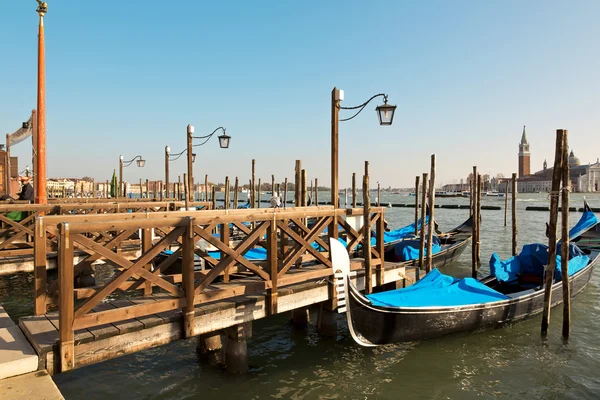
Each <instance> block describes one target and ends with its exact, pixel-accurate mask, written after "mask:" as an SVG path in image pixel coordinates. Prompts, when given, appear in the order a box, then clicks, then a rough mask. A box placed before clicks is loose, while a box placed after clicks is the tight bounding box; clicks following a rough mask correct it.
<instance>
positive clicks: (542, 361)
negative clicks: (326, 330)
mask: <svg viewBox="0 0 600 400" xmlns="http://www.w3.org/2000/svg"><path fill="white" fill-rule="evenodd" d="M319 197H320V200H322V201H323V200H326V197H325V195H324V194H320V195H319ZM571 198H572V205H573V206H577V207H580V206H581V200H582V196H579V195H573V196H572V197H571ZM522 200H523V201H521V202H519V206H518V207H519V244H520V245H523V244H524V243H526V242H531V241H542V242H545V241H546V239H545V236H544V229H545V226H544V224H545V222H546V221H547V219H548V214H547V213H544V212H533V211H532V212H525V211H524V209H525V207H526V206H527V205H547V198H546V196H545V195H530V196H529V198H524V199H522ZM382 201H384V202H387V201H391V202H395V203H409V202H412V201H414V198H412V197H408V196H397V195H396V196H395V197H394V196H392V195H390V196H389V199H388V198H387V197H386V196H385V195H382ZM484 201H487V202H488V203H489V204H498V205H503V201H501V200H497V199H493V200H485V198H484ZM453 202H457V203H461V204H464V203H466V202H468V200H467V199H439V201H438V203H441V204H447V203H453ZM590 203H591V204H592V206H594V207H600V198H599V197H592V198H590ZM484 204H485V203H484ZM509 211H510V210H509ZM467 213H468V212H467V210H452V209H436V219H437V220H438V221H439V223H440V228H441V229H442V230H448V229H451V228H453V227H454V226H456V225H458V224H460V223H461V222H462V221H464V220H465V219H466V218H467ZM579 215H580V214H579V213H571V222H572V224H574V223H575V222H576V220H577V219H578V216H579ZM412 218H414V210H413V209H410V208H392V209H387V210H386V219H387V220H388V221H389V222H390V225H391V226H400V225H405V224H407V223H409V222H410V221H411V220H412ZM482 218H483V221H482V232H481V236H482V244H481V256H482V262H483V264H484V266H483V267H482V268H481V270H482V273H483V272H484V271H486V270H487V267H486V265H487V260H488V259H489V256H490V254H491V253H492V252H493V251H496V252H498V253H499V254H500V256H501V257H506V256H508V255H510V249H511V237H510V235H511V230H510V225H509V226H508V227H506V228H505V227H504V226H503V224H504V212H503V211H485V210H484V211H482ZM509 224H510V214H509ZM445 272H448V273H452V274H455V275H462V276H468V275H469V274H470V248H468V249H467V250H466V251H465V253H464V254H463V256H462V258H461V260H460V261H459V262H458V263H456V264H455V265H453V266H452V267H450V268H449V269H446V270H445ZM599 287H600V278H599V276H598V272H595V273H594V276H593V277H592V281H591V283H590V285H589V286H588V288H587V290H586V291H585V292H584V293H582V294H581V295H579V296H578V297H577V299H576V300H575V301H574V302H573V310H572V334H571V339H570V340H569V342H568V343H566V344H565V343H563V342H562V340H561V338H560V327H561V315H562V313H561V312H560V308H558V309H554V311H553V314H552V320H551V326H550V334H549V336H548V338H547V339H545V340H542V339H541V338H540V335H539V324H540V320H539V318H536V319H534V320H530V321H525V322H522V323H518V324H514V325H510V326H507V327H505V328H503V329H498V330H494V331H488V332H476V333H467V334H460V335H454V336H449V337H444V338H441V339H436V340H429V341H422V342H411V343H403V344H398V345H388V346H383V347H378V348H363V347H359V346H358V345H356V344H355V343H354V341H353V340H352V338H351V337H350V335H349V332H348V330H347V327H346V325H345V319H344V317H342V316H339V317H338V335H337V338H336V339H335V340H334V339H326V338H321V337H320V336H319V335H318V334H317V332H316V331H315V328H314V324H313V325H310V326H309V327H308V328H307V329H306V330H304V331H298V330H295V329H294V328H292V326H291V325H289V324H288V317H287V316H286V315H280V316H276V317H271V318H268V319H266V320H260V321H257V322H255V323H254V326H253V337H252V339H251V340H250V341H249V343H248V350H249V360H250V372H249V373H248V374H247V375H245V376H232V375H229V374H227V373H225V372H223V371H222V370H221V369H219V368H215V367H211V366H208V365H205V364H203V363H199V362H198V359H197V357H196V353H195V347H196V341H195V340H194V339H190V340H181V341H178V342H175V343H171V344H168V345H165V346H161V347H158V348H155V349H150V350H146V351H142V352H139V353H136V354H132V355H128V356H124V357H121V358H117V359H114V360H111V361H107V362H104V363H101V364H97V365H92V366H89V367H85V368H82V369H78V370H75V371H72V372H69V373H66V374H61V375H58V376H56V377H55V381H56V382H57V384H58V386H59V388H60V389H61V391H62V392H63V394H64V395H65V397H66V398H67V399H79V398H86V399H90V400H93V399H106V398H114V399H121V398H131V399H221V400H222V399H227V398H240V399H242V398H243V399H264V398H276V399H364V398H373V399H375V398H376V399H398V398H406V399H421V398H422V399H457V398H460V399H481V398H496V397H497V398H509V399H523V398H554V399H561V398H572V399H597V398H600V372H599V371H600V361H598V360H600V339H599V337H600V336H599V334H598V332H600V303H599V302H598V298H599V297H600V289H599ZM31 291H32V278H31V275H29V274H21V275H18V276H16V277H10V278H9V277H3V278H1V279H0V301H2V302H4V303H5V304H7V309H10V310H12V311H15V310H16V311H17V313H21V314H23V313H26V312H30V311H31V307H32V306H31V302H30V300H28V297H29V293H31ZM311 320H312V321H315V320H316V313H315V312H313V313H312V314H311Z"/></svg>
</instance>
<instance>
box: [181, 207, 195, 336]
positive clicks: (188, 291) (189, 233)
mask: <svg viewBox="0 0 600 400" xmlns="http://www.w3.org/2000/svg"><path fill="white" fill-rule="evenodd" d="M183 236H184V237H183V238H182V239H183V240H182V244H183V246H182V254H181V257H182V260H181V264H182V275H183V276H182V281H183V290H184V291H185V307H184V308H183V310H182V311H183V333H184V335H185V337H186V338H189V337H191V336H194V316H195V313H194V297H195V287H194V247H195V243H194V218H192V217H187V227H186V230H185V232H184V234H183Z"/></svg>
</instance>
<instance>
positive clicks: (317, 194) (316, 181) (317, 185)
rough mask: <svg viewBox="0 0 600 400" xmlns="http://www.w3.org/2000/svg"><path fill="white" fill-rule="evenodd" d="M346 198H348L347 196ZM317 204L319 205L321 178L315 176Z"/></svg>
mask: <svg viewBox="0 0 600 400" xmlns="http://www.w3.org/2000/svg"><path fill="white" fill-rule="evenodd" d="M346 198H348V197H347V196H346ZM315 205H317V206H318V205H319V180H318V179H317V178H315Z"/></svg>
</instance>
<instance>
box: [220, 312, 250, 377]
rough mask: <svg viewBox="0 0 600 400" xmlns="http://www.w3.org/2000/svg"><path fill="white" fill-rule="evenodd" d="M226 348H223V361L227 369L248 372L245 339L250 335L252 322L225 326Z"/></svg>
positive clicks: (242, 372) (236, 372) (231, 371)
mask: <svg viewBox="0 0 600 400" xmlns="http://www.w3.org/2000/svg"><path fill="white" fill-rule="evenodd" d="M226 333H227V348H226V350H225V363H226V364H227V371H228V372H230V373H232V374H245V373H247V372H248V344H247V342H246V340H247V339H249V338H250V337H252V323H251V322H244V323H243V324H239V325H235V326H232V327H231V328H227V330H226Z"/></svg>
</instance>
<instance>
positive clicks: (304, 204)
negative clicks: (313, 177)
mask: <svg viewBox="0 0 600 400" xmlns="http://www.w3.org/2000/svg"><path fill="white" fill-rule="evenodd" d="M301 179H302V198H301V199H300V201H301V203H302V207H306V201H307V198H306V197H307V196H306V170H305V169H303V170H302V177H301Z"/></svg>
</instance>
